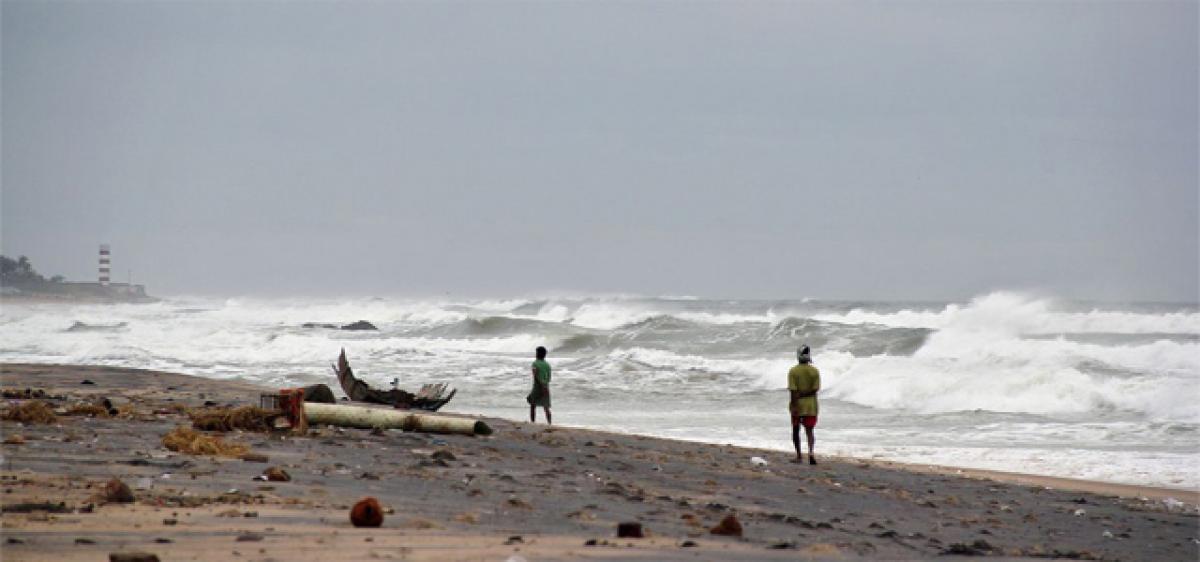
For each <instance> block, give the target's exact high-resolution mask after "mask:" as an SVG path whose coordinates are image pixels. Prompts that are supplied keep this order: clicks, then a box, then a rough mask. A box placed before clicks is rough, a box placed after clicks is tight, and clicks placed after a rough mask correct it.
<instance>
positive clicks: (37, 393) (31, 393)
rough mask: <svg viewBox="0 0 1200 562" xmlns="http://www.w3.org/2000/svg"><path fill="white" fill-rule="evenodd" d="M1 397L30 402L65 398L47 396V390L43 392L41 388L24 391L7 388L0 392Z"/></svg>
mask: <svg viewBox="0 0 1200 562" xmlns="http://www.w3.org/2000/svg"><path fill="white" fill-rule="evenodd" d="M0 396H2V397H4V398H15V399H25V400H29V399H31V398H51V399H56V400H61V399H62V398H63V397H62V396H50V395H49V394H46V391H45V390H42V389H40V388H26V389H24V390H20V389H16V388H6V389H4V390H0Z"/></svg>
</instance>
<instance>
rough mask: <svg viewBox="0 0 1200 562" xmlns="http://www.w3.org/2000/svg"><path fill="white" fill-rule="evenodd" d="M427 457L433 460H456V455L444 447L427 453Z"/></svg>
mask: <svg viewBox="0 0 1200 562" xmlns="http://www.w3.org/2000/svg"><path fill="white" fill-rule="evenodd" d="M429 458H431V459H434V460H443V461H456V460H458V457H456V456H454V453H451V452H450V451H447V450H445V449H438V450H436V451H434V452H433V454H431V455H429Z"/></svg>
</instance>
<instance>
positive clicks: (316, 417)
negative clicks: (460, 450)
mask: <svg viewBox="0 0 1200 562" xmlns="http://www.w3.org/2000/svg"><path fill="white" fill-rule="evenodd" d="M304 417H305V418H306V420H307V422H308V424H309V425H310V426H316V425H335V426H339V427H359V428H364V429H372V428H382V429H402V430H404V431H420V432H423V433H453V434H458V435H491V433H492V428H491V427H489V426H488V424H486V423H484V422H482V421H480V420H473V419H470V418H452V417H448V416H437V415H432V414H414V413H409V412H397V411H396V410H393V409H388V408H372V407H370V406H343V405H340V404H314V403H312V402H305V403H304Z"/></svg>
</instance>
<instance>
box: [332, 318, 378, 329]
mask: <svg viewBox="0 0 1200 562" xmlns="http://www.w3.org/2000/svg"><path fill="white" fill-rule="evenodd" d="M341 329H343V330H352V331H353V330H375V331H378V330H379V328H376V327H375V325H374V324H372V323H370V322H367V321H366V320H359V321H357V322H351V323H349V324H346V325H344V326H342V328H341Z"/></svg>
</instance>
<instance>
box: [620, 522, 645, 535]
mask: <svg viewBox="0 0 1200 562" xmlns="http://www.w3.org/2000/svg"><path fill="white" fill-rule="evenodd" d="M644 537H645V534H644V533H643V532H642V524H641V523H638V522H636V521H626V522H624V523H617V538H621V539H640V538H644Z"/></svg>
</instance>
